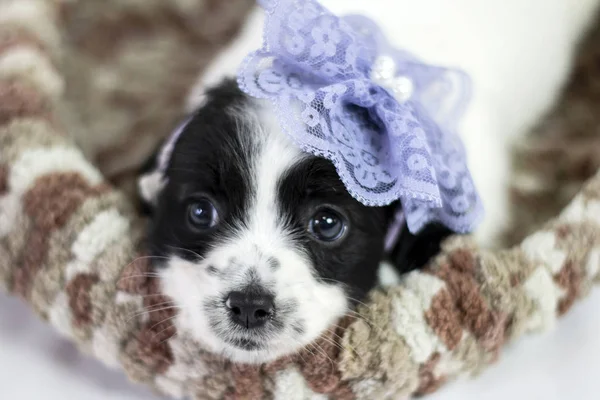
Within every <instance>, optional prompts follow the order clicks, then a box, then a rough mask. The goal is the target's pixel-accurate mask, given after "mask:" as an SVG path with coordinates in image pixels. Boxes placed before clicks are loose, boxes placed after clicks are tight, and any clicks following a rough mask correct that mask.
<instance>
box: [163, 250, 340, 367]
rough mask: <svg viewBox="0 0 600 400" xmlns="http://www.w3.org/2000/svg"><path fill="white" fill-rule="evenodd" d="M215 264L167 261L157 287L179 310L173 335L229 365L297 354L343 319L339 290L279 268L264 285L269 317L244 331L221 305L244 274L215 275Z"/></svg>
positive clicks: (302, 272) (304, 272) (306, 271)
mask: <svg viewBox="0 0 600 400" xmlns="http://www.w3.org/2000/svg"><path fill="white" fill-rule="evenodd" d="M215 264H216V263H214V262H210V263H209V262H207V260H205V261H201V262H192V261H187V260H184V259H181V258H178V257H171V258H170V260H168V261H167V262H166V263H165V265H164V266H163V267H161V268H160V269H159V275H160V282H161V286H162V291H163V293H164V294H165V295H167V296H169V297H170V298H171V299H172V300H173V301H174V302H175V304H176V307H177V309H178V315H177V316H176V317H175V319H174V321H173V323H174V324H175V327H176V328H177V331H178V332H180V334H186V335H190V336H192V337H193V338H194V339H195V340H197V341H198V342H200V343H201V344H202V345H204V346H205V347H206V349H207V350H208V351H210V352H212V353H214V354H218V355H221V356H223V357H225V358H227V359H229V360H231V361H234V362H240V363H250V364H260V363H267V362H270V361H273V360H275V359H278V358H281V357H283V356H286V355H290V354H293V353H296V352H298V351H299V350H301V349H302V348H304V347H306V346H308V345H310V344H311V343H312V342H313V341H315V340H316V339H317V338H319V336H321V335H322V334H323V333H325V332H326V331H327V330H328V329H330V328H331V327H332V326H335V324H336V322H337V321H338V320H339V319H340V318H341V317H343V316H344V315H345V314H346V313H347V310H348V307H349V302H348V299H347V296H346V294H345V292H344V290H343V289H342V288H341V287H340V286H338V285H335V284H330V283H322V282H320V281H318V280H317V279H316V278H314V277H312V276H311V274H310V271H309V269H308V268H306V267H303V268H299V269H297V270H296V271H293V273H290V272H292V271H287V272H286V271H285V269H284V268H280V269H279V270H278V272H280V273H277V272H276V273H275V274H274V276H272V279H271V280H270V281H271V283H270V284H269V285H268V287H269V288H270V289H271V290H272V291H273V293H274V294H275V300H274V312H273V315H272V316H271V317H270V318H269V319H268V321H267V322H266V323H265V324H264V325H262V326H260V327H257V328H253V329H248V328H246V327H244V326H240V325H239V324H236V323H234V322H233V321H232V317H231V310H230V309H228V308H227V306H226V300H225V298H226V295H225V294H226V293H229V292H231V290H235V289H236V288H239V287H240V285H239V284H240V282H239V281H238V279H239V278H242V277H243V276H244V274H235V275H222V274H217V273H215V268H214V267H215ZM290 264H292V263H290ZM211 267H212V268H211ZM263 272H264V271H263ZM302 275H304V276H302ZM288 279H292V280H288ZM298 282H301V283H302V284H296V283H298Z"/></svg>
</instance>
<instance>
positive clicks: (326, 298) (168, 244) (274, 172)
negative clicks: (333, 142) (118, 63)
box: [140, 0, 596, 363]
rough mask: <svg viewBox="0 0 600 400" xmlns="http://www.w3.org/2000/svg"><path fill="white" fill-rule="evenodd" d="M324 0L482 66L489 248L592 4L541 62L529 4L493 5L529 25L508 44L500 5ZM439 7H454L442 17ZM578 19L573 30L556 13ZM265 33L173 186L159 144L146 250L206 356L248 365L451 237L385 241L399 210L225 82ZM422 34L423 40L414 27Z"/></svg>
mask: <svg viewBox="0 0 600 400" xmlns="http://www.w3.org/2000/svg"><path fill="white" fill-rule="evenodd" d="M535 1H538V0H535ZM540 1H541V0H540ZM595 2H596V0H586V1H585V6H584V5H582V8H586V7H587V8H586V9H591V8H592V6H594V4H592V3H595ZM323 3H324V5H325V6H328V7H330V8H331V9H332V10H333V11H334V12H336V13H341V14H344V13H346V12H356V11H359V12H362V11H365V12H367V14H368V16H370V17H371V18H373V19H375V20H377V21H378V22H381V23H382V27H383V28H384V30H385V31H386V33H387V36H388V37H390V38H394V39H396V38H398V39H401V40H398V42H399V43H397V44H398V45H399V47H404V48H407V49H408V50H411V51H413V52H414V53H415V54H417V55H420V56H427V57H425V59H426V60H428V61H431V60H433V61H435V62H439V63H440V64H442V65H454V66H458V67H462V68H463V69H465V70H467V72H469V73H470V74H471V76H472V78H473V80H474V84H475V88H476V91H475V98H474V101H473V102H472V104H471V108H470V109H469V113H468V115H467V118H466V121H465V124H464V129H463V131H462V132H463V140H464V141H465V145H466V148H467V152H468V154H469V156H470V167H471V170H472V172H473V174H474V178H475V181H476V184H477V185H478V188H479V190H480V193H481V195H482V198H483V200H484V205H485V206H486V209H487V211H488V213H487V218H486V220H485V221H484V224H483V226H482V227H481V229H480V230H479V231H478V232H477V237H478V238H479V239H480V241H481V243H483V244H486V245H490V244H493V242H494V237H495V235H496V233H497V232H498V231H500V230H501V227H502V225H503V223H504V222H505V220H506V215H505V214H506V211H505V208H506V205H505V201H504V193H505V192H506V190H505V189H506V188H505V185H506V181H507V179H506V178H507V175H508V172H507V171H508V165H509V163H508V143H509V139H511V138H514V137H515V136H517V135H518V134H520V132H523V131H525V129H526V128H527V126H528V125H530V124H531V123H532V122H533V121H534V120H535V119H536V118H537V117H539V115H540V114H541V113H542V112H543V111H544V110H545V109H546V108H547V107H548V105H549V104H551V99H552V98H553V96H554V94H555V92H556V91H557V90H558V88H560V85H561V83H562V81H563V80H564V79H565V78H566V76H567V73H566V71H567V70H568V64H569V57H568V53H569V51H570V49H571V48H572V46H573V44H571V42H574V38H575V37H576V36H577V35H576V33H577V32H579V31H580V30H581V29H582V27H583V26H584V25H585V24H584V20H585V18H584V15H585V13H584V12H583V11H577V12H576V11H573V10H570V12H569V13H567V14H565V13H563V11H565V7H566V2H565V1H564V0H552V1H551V3H552V7H548V8H546V9H545V10H546V14H545V15H544V17H543V18H546V19H547V20H548V22H547V23H546V24H543V27H547V28H548V32H555V35H556V36H558V37H559V38H561V39H560V40H557V41H555V42H554V46H553V47H552V50H551V51H547V52H545V53H544V54H543V55H542V56H539V57H537V58H536V57H530V56H529V55H530V54H531V52H526V53H524V54H522V55H521V56H520V61H517V59H518V58H519V57H516V58H515V55H514V54H512V53H511V52H510V49H511V44H512V45H514V46H517V47H516V48H521V49H535V48H539V45H536V43H537V42H536V39H535V38H534V37H533V35H528V34H527V33H526V32H525V31H524V30H521V31H519V30H518V29H517V28H518V26H519V25H518V23H522V22H523V21H526V20H527V15H525V16H524V17H523V16H522V15H521V16H522V17H523V18H521V19H519V18H517V17H519V15H520V14H519V13H521V14H522V13H523V12H525V13H528V12H532V10H533V9H535V7H533V6H532V10H528V9H525V10H523V9H522V6H521V4H522V3H521V2H520V1H517V0H510V1H508V2H504V3H498V4H499V5H498V6H497V7H500V8H499V9H498V10H496V11H499V10H500V9H501V8H502V7H504V8H503V10H504V11H505V15H510V14H511V12H512V13H513V14H514V15H513V16H514V17H515V18H513V19H512V22H513V23H514V24H517V25H516V27H513V28H511V31H510V32H515V31H517V32H519V34H520V36H519V35H513V36H510V37H509V38H505V39H506V40H509V39H510V40H511V41H510V44H509V45H507V46H504V47H502V46H500V47H501V51H499V50H500V49H499V48H498V44H497V43H496V45H494V40H495V39H497V38H498V37H500V36H499V35H500V33H501V31H502V30H501V29H500V25H502V15H504V14H499V13H494V12H492V11H493V10H491V9H490V8H492V5H490V4H491V3H490V4H488V6H487V7H488V8H486V7H481V6H478V5H477V4H479V3H477V4H475V2H473V1H471V0H460V1H459V3H460V6H457V5H456V4H455V3H453V8H452V9H451V10H449V9H448V4H446V3H445V2H443V1H441V0H440V1H433V0H431V1H428V2H425V3H426V4H425V3H424V4H423V5H422V6H421V5H417V4H416V3H415V2H409V1H400V2H398V3H395V7H397V8H398V10H397V11H398V12H395V13H394V12H391V10H390V9H389V8H390V5H389V2H387V1H379V2H378V1H375V0H374V1H372V2H369V9H368V10H364V9H363V8H364V3H362V4H360V3H361V2H356V1H349V0H348V1H346V0H344V1H343V2H342V1H337V2H336V1H334V0H329V1H323ZM342 3H343V4H342ZM430 3H436V5H433V4H430ZM463 3H464V4H463ZM419 4H420V3H419ZM444 4H445V5H444ZM500 4H501V5H500ZM545 6H546V2H544V3H543V4H542V3H540V7H542V8H543V7H545ZM494 7H496V6H494ZM401 9H402V10H401ZM432 10H434V11H435V10H437V13H435V12H433V13H432ZM444 10H446V11H444ZM453 10H454V11H453ZM456 10H461V13H460V15H458V14H456V13H457V12H458V11H456ZM400 11H403V12H402V13H401V12H400ZM438 14H439V15H442V14H443V15H445V17H444V18H441V19H436V17H435V16H436V15H438ZM402 15H404V16H406V17H402ZM566 15H568V18H566V19H568V20H569V21H566V22H565V26H561V25H559V24H557V23H556V18H559V17H560V18H565V16H566ZM409 16H410V18H409ZM402 18H403V19H402ZM399 19H402V21H403V23H399ZM430 19H433V20H435V21H437V25H436V30H435V31H433V30H427V29H425V28H426V27H427V26H428V24H429V25H431V21H429V20H430ZM427 21H429V22H427ZM440 21H447V22H448V23H447V24H445V25H444V24H442V23H441V22H440ZM419 23H421V24H422V25H419ZM468 26H471V27H479V28H480V29H478V30H479V31H481V32H482V34H481V35H472V33H473V32H471V34H470V33H469V32H468V29H465V27H468ZM494 26H498V28H499V29H497V30H496V31H494V29H493V27H494ZM261 28H262V15H261V13H260V12H259V11H257V12H255V13H254V14H253V15H252V16H251V18H250V19H249V21H248V23H247V25H246V28H245V29H244V31H242V33H241V34H240V38H239V40H237V41H236V42H235V43H234V44H233V45H232V46H231V48H230V49H229V50H228V51H226V52H224V53H223V55H222V56H221V57H220V58H219V59H218V60H217V61H216V62H215V63H214V64H213V67H212V68H211V69H210V70H209V71H208V72H206V73H205V74H204V75H203V77H202V79H201V80H200V81H199V84H198V85H197V87H196V88H195V89H194V90H193V91H192V93H191V96H190V102H189V112H190V113H191V115H192V117H191V119H190V120H189V121H188V122H187V124H186V125H185V127H184V128H183V131H182V133H181V135H180V137H179V139H178V140H177V142H176V143H175V144H174V148H173V151H172V156H171V158H170V162H169V163H168V166H167V169H166V171H165V178H166V181H165V182H166V184H163V181H161V180H160V179H157V178H156V177H157V174H156V169H157V167H158V166H159V164H160V160H159V158H160V157H159V153H158V154H157V156H156V157H154V159H152V160H150V161H149V163H148V165H147V169H146V171H145V173H144V174H143V176H142V178H141V180H140V190H141V193H142V195H143V197H144V198H145V199H146V200H147V202H148V209H149V210H150V211H151V213H152V218H151V220H152V225H151V230H150V234H149V247H150V250H151V253H152V255H154V256H156V257H155V258H154V259H155V260H156V261H155V268H156V270H157V272H158V273H159V274H160V277H161V284H162V287H163V290H164V292H165V293H166V294H167V295H169V296H170V297H171V298H172V299H173V300H174V301H175V303H176V305H177V307H178V308H179V314H178V316H177V318H176V321H175V324H176V326H177V327H178V329H180V330H187V331H189V332H190V333H191V334H192V335H193V336H194V337H195V338H197V339H198V340H200V341H202V342H203V343H205V344H206V345H207V346H208V347H209V350H211V351H213V352H215V353H219V354H222V355H224V356H225V357H227V358H229V359H231V360H234V361H238V362H249V363H261V362H266V361H270V360H273V359H275V358H278V357H280V356H283V355H286V354H290V353H293V352H295V351H297V350H298V349H300V348H302V347H304V346H306V345H307V344H308V343H310V342H311V341H313V340H314V339H316V338H317V337H318V336H319V335H321V334H322V333H323V332H325V331H326V330H327V329H329V328H331V327H332V326H333V325H334V324H335V323H336V321H337V320H338V318H339V317H341V316H343V315H344V314H346V313H347V312H348V310H350V309H351V308H352V307H353V306H354V305H356V304H357V303H358V302H360V301H361V299H363V298H364V296H365V294H366V293H367V292H368V291H369V290H370V289H372V288H373V287H374V286H375V285H376V283H377V276H378V267H379V264H380V261H382V260H386V259H387V260H388V261H390V262H391V263H392V264H393V265H394V266H395V267H396V268H397V271H398V272H400V273H402V272H406V271H408V270H411V269H414V268H419V267H421V266H422V265H423V264H425V263H426V262H427V261H428V260H429V259H430V258H431V257H432V256H433V255H435V254H436V253H437V252H438V251H439V245H440V242H441V241H442V240H443V239H444V238H445V237H447V236H448V235H449V234H450V232H449V231H448V230H447V229H445V228H444V227H441V226H439V225H431V226H428V227H426V228H425V229H423V230H422V231H421V232H419V233H418V234H417V235H413V234H411V233H409V232H408V230H407V228H406V225H402V229H401V234H400V236H399V240H398V241H397V245H396V246H395V247H394V248H391V249H387V250H388V251H385V250H384V249H385V242H386V235H387V233H388V232H389V228H391V227H393V225H394V224H395V219H394V215H395V211H396V210H397V205H396V204H393V205H391V206H389V207H365V206H364V205H362V204H361V203H359V202H357V201H356V200H355V199H354V198H353V197H352V196H350V195H349V194H348V192H347V191H346V189H345V187H344V186H343V185H342V183H341V182H340V180H339V178H338V176H337V173H336V171H335V168H334V166H333V165H332V164H331V163H330V162H329V161H327V160H324V159H319V158H315V157H313V156H310V155H307V154H305V153H302V152H301V151H299V150H298V149H297V147H295V146H294V145H293V144H292V143H291V142H290V141H289V139H288V138H287V136H286V135H285V134H284V133H283V132H282V131H281V129H280V127H279V125H278V123H277V121H276V120H275V119H274V117H273V113H272V111H271V110H270V108H269V107H270V106H269V105H268V104H265V103H263V102H261V101H258V100H256V99H251V98H248V97H247V96H246V95H244V94H243V93H242V92H241V91H240V90H239V89H238V88H237V86H236V84H235V83H234V82H233V81H232V80H230V79H229V80H227V79H225V80H224V77H230V78H231V77H233V76H235V70H236V69H237V66H238V65H239V64H240V62H241V60H242V58H243V57H244V56H245V55H246V54H247V53H248V52H249V51H251V50H254V49H256V48H257V47H259V46H260V31H261ZM419 30H421V31H423V32H422V34H414V32H419ZM476 30H477V29H476ZM486 35H487V36H486ZM561 35H562V36H561ZM538 36H539V35H537V36H535V37H536V38H537V37H538ZM480 39H481V40H480ZM486 40H487V42H486ZM486 43H487V44H488V46H485V44H486ZM494 46H495V47H494ZM518 46H521V47H518ZM536 46H537V47H536ZM511 57H512V58H511ZM509 59H510V60H513V59H514V60H515V61H514V63H513V62H512V61H511V62H510V63H509V64H510V65H511V67H513V68H512V69H511V68H508V67H506V65H507V60H509ZM501 61H504V62H501ZM550 61H555V62H554V63H551V62H550ZM536 63H537V64H536ZM517 64H518V65H517ZM536 65H537V66H539V67H541V68H538V69H536V68H535V66H536ZM542 66H543V67H542ZM511 77H512V78H511ZM499 82H503V89H502V90H500V91H498V90H497V86H498V84H499ZM523 82H526V83H527V84H524V83H523ZM504 83H507V84H508V83H511V85H509V86H507V87H505V85H504ZM208 88H211V89H210V90H207V89H208ZM515 99H520V100H521V102H520V104H522V105H521V106H517V105H516V104H518V103H519V102H516V101H515ZM523 105H526V107H523ZM501 121H502V123H500V122H501ZM490 167H491V168H490Z"/></svg>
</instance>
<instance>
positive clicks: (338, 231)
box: [310, 210, 344, 242]
mask: <svg viewBox="0 0 600 400" xmlns="http://www.w3.org/2000/svg"><path fill="white" fill-rule="evenodd" d="M310 231H311V232H312V233H313V235H315V237H316V238H317V239H319V240H322V241H325V242H331V241H334V240H337V239H339V238H340V237H341V235H342V233H344V222H343V221H342V219H341V217H339V216H338V215H337V213H335V212H334V211H333V210H323V211H319V212H318V213H316V214H315V215H314V216H313V218H312V219H311V222H310Z"/></svg>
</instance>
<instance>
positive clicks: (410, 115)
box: [238, 0, 483, 232]
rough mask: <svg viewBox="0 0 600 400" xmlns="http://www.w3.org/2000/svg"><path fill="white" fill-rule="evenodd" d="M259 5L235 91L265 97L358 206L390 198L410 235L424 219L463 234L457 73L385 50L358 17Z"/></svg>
mask: <svg viewBox="0 0 600 400" xmlns="http://www.w3.org/2000/svg"><path fill="white" fill-rule="evenodd" d="M260 3H261V5H262V7H263V8H264V10H265V13H266V19H265V26H264V41H263V47H262V48H261V49H259V50H257V51H255V52H253V53H251V54H250V55H248V56H247V57H246V59H245V61H244V62H243V64H242V66H241V68H240V70H239V73H238V82H239V85H240V88H241V89H242V90H243V91H244V92H246V93H247V94H249V95H251V96H253V97H257V98H263V99H270V100H271V101H272V104H273V107H274V110H275V113H276V114H277V117H278V119H279V122H280V124H281V126H282V129H283V130H284V131H285V132H286V133H287V134H288V135H289V136H290V137H291V138H292V139H293V141H294V142H295V143H296V144H297V145H298V146H299V147H300V148H301V149H302V150H303V151H306V152H309V153H312V154H314V155H316V156H320V157H325V158H327V159H329V160H331V162H333V164H334V165H335V166H336V168H337V171H338V174H339V177H340V179H341V180H342V182H343V183H344V185H345V187H346V188H347V190H348V192H349V193H350V194H351V195H352V196H353V197H355V198H356V199H357V200H358V201H360V202H361V203H363V204H365V205H368V206H383V205H388V204H391V203H393V202H394V201H397V200H400V202H401V205H402V209H403V211H404V215H405V217H406V222H407V224H408V227H409V229H410V230H411V231H412V232H417V231H419V230H420V229H421V228H422V227H423V226H424V225H425V224H427V223H430V222H434V221H437V222H441V223H443V224H445V225H446V226H448V227H449V228H451V229H453V230H455V231H458V232H468V231H470V230H472V229H473V228H474V226H475V224H476V223H477V222H478V221H479V219H480V217H481V215H482V211H483V210H482V207H481V201H480V199H479V196H478V194H477V192H476V190H475V187H474V184H473V180H472V178H471V176H470V173H469V170H468V168H467V163H466V158H465V152H464V148H463V145H462V143H461V141H460V139H459V138H458V135H457V134H456V124H457V122H458V118H459V116H460V114H461V113H462V111H463V108H464V106H465V104H466V101H467V98H468V95H469V88H470V86H469V80H468V78H467V76H466V75H465V74H464V73H462V72H460V71H458V70H452V69H447V68H440V67H436V66H430V65H426V64H424V63H422V62H420V61H419V60H417V59H416V58H415V57H413V56H412V55H410V54H409V53H407V52H405V51H401V50H397V49H394V48H393V47H391V46H390V45H389V43H388V42H387V41H386V40H385V37H384V36H383V34H382V33H381V31H380V30H379V29H378V27H377V25H376V24H375V23H373V22H372V21H371V20H369V19H367V18H366V17H363V16H346V17H337V16H335V15H333V14H332V13H331V12H329V11H328V10H327V9H325V8H324V7H322V6H321V5H320V4H319V3H318V2H317V1H314V0H269V1H265V0H263V1H261V2H260Z"/></svg>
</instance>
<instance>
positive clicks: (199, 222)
mask: <svg viewBox="0 0 600 400" xmlns="http://www.w3.org/2000/svg"><path fill="white" fill-rule="evenodd" d="M188 222H189V223H190V224H191V225H192V226H193V227H194V228H196V229H209V228H212V227H213V226H215V225H216V224H217V222H218V214H217V209H216V208H215V206H214V205H213V203H211V202H210V200H208V199H200V200H196V201H193V202H192V203H190V205H189V206H188Z"/></svg>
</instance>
